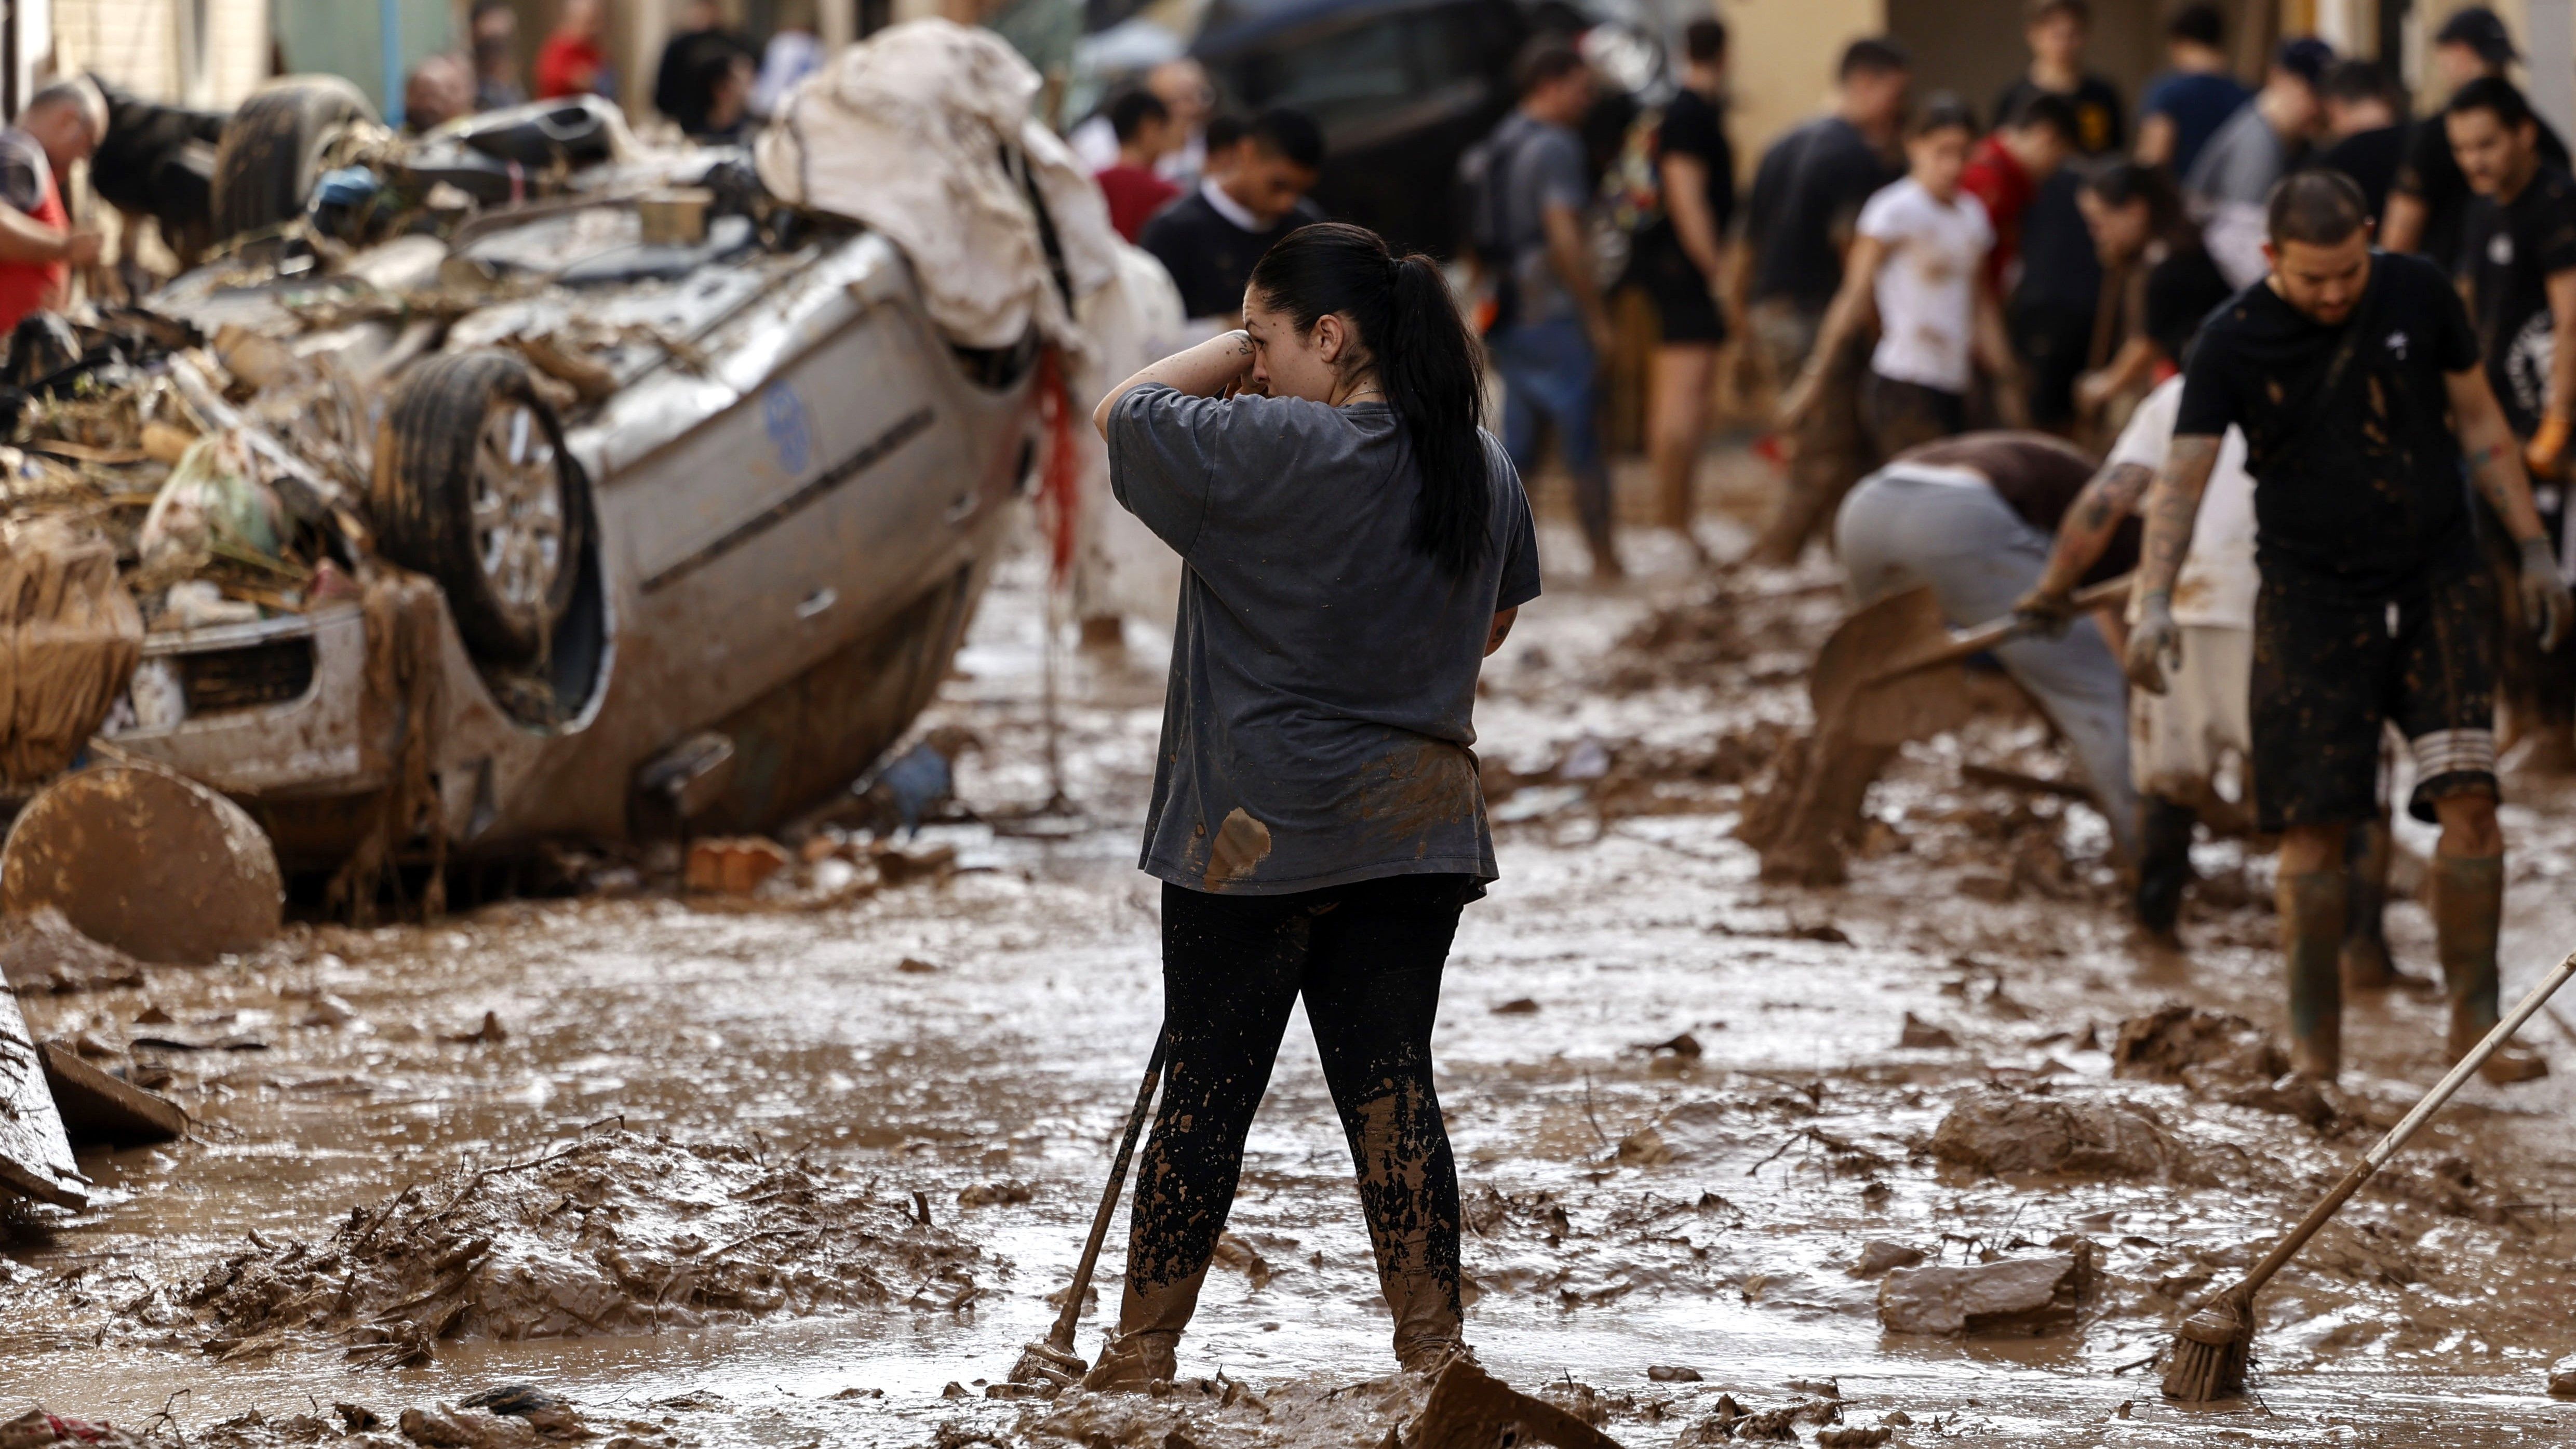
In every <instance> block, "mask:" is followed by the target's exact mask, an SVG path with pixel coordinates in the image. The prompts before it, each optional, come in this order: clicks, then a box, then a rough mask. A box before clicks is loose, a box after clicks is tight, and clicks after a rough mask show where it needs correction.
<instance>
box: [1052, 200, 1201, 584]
mask: <svg viewBox="0 0 2576 1449" xmlns="http://www.w3.org/2000/svg"><path fill="white" fill-rule="evenodd" d="M1115 257H1116V260H1117V265H1118V275H1117V277H1116V278H1115V279H1114V280H1112V281H1111V282H1110V283H1109V285H1107V286H1105V287H1101V288H1099V289H1098V290H1096V291H1094V292H1092V293H1091V294H1090V295H1089V296H1087V297H1084V298H1083V299H1082V302H1081V304H1080V306H1079V307H1078V308H1077V309H1076V311H1077V312H1078V313H1079V317H1080V321H1081V323H1082V326H1083V330H1084V331H1085V332H1086V333H1087V334H1088V335H1089V336H1090V338H1091V340H1092V349H1091V351H1090V352H1088V353H1086V354H1084V356H1083V359H1082V363H1081V365H1080V366H1078V367H1076V368H1075V369H1073V372H1072V375H1071V377H1070V378H1069V382H1070V384H1071V386H1072V391H1073V400H1074V404H1075V410H1076V411H1077V412H1079V413H1080V414H1081V415H1082V416H1081V422H1080V425H1079V426H1078V427H1076V428H1075V429H1074V436H1075V439H1076V442H1075V446H1076V447H1077V448H1079V449H1080V450H1081V458H1082V471H1081V481H1080V483H1079V484H1078V485H1077V486H1078V487H1079V488H1080V490H1081V495H1080V506H1079V516H1080V518H1081V520H1082V523H1081V531H1080V543H1079V545H1078V547H1077V549H1076V551H1075V553H1074V559H1073V604H1074V610H1075V613H1076V614H1077V615H1078V616H1079V617H1081V618H1085V619H1092V618H1104V617H1107V616H1110V615H1124V616H1127V617H1130V618H1135V619H1140V620H1144V621H1147V622H1149V623H1152V624H1154V625H1155V626H1156V627H1158V628H1162V629H1167V630H1168V629H1169V628H1171V626H1172V615H1173V611H1174V609H1175V608H1176V607H1177V605H1178V603H1179V600H1180V593H1181V559H1180V555H1178V554H1176V553H1174V552H1172V549H1171V546H1170V545H1169V544H1166V543H1164V542H1163V541H1162V540H1161V539H1159V538H1157V537H1155V536H1154V532H1153V530H1151V529H1149V528H1147V527H1146V526H1145V525H1144V524H1143V523H1141V522H1138V521H1137V518H1136V515H1134V514H1132V513H1130V512H1128V511H1127V510H1126V509H1124V508H1122V507H1120V506H1119V505H1118V500H1117V498H1116V497H1115V496H1114V495H1112V494H1111V493H1110V491H1109V448H1108V445H1107V444H1105V443H1103V442H1102V441H1101V439H1100V433H1099V430H1098V429H1096V428H1094V427H1092V426H1091V410H1092V409H1093V408H1095V407H1098V406H1099V405H1100V399H1101V398H1102V397H1103V396H1104V395H1106V394H1107V393H1108V391H1109V390H1110V389H1111V388H1113V387H1116V386H1117V385H1118V384H1120V383H1122V382H1125V381H1126V380H1127V379H1128V378H1130V377H1132V376H1134V375H1135V374H1136V373H1137V372H1138V371H1140V370H1141V369H1143V368H1144V366H1145V365H1146V364H1147V363H1150V362H1154V361H1156V360H1158V359H1160V358H1163V357H1166V356H1168V355H1170V354H1171V353H1174V352H1177V351H1179V350H1180V349H1181V348H1182V347H1184V346H1186V345H1187V344H1188V343H1189V342H1191V341H1194V340H1196V339H1194V338H1191V337H1189V336H1187V335H1186V334H1187V329H1188V327H1189V323H1188V321H1187V319H1186V318H1185V317H1184V315H1183V313H1182V310H1181V293H1180V289H1179V288H1178V287H1175V286H1173V285H1172V276H1171V273H1169V272H1167V271H1165V270H1163V264H1162V263H1161V262H1158V261H1156V260H1154V255H1153V253H1151V252H1148V251H1146V250H1144V249H1143V248H1141V247H1133V246H1129V245H1128V244H1127V243H1125V242H1123V241H1122V242H1119V243H1118V244H1117V250H1116V252H1115Z"/></svg>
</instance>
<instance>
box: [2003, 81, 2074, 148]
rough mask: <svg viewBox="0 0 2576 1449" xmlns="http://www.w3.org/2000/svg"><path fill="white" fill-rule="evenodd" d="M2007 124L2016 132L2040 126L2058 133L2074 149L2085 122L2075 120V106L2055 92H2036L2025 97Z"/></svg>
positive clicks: (2015, 108)
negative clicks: (2073, 146)
mask: <svg viewBox="0 0 2576 1449" xmlns="http://www.w3.org/2000/svg"><path fill="white" fill-rule="evenodd" d="M2004 124H2005V125H2007V126H2011V127H2013V128H2014V129H2015V130H2028V129H2029V128H2031V127H2033V126H2039V127H2042V128H2044V129H2047V130H2051V131H2055V132H2056V133H2057V135H2058V138H2059V139H2060V140H2063V141H2065V142H2066V143H2067V144H2068V145H2070V146H2071V145H2074V144H2075V143H2076V141H2077V140H2078V139H2080V138H2081V136H2082V135H2083V130H2082V126H2083V123H2082V122H2080V121H2078V120H2077V119H2076V117H2075V103H2074V102H2073V101H2070V100H2068V99H2067V98H2066V97H2064V96H2061V95H2059V94H2058V93H2057V92H2055V91H2040V90H2035V91H2032V92H2031V93H2030V94H2028V95H2026V96H2024V97H2022V100H2021V104H2020V105H2018V106H2015V107H2014V108H2013V113H2012V114H2011V115H2010V116H2007V117H2005V118H2004Z"/></svg>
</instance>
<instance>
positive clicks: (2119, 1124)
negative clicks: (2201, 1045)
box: [1931, 1088, 2201, 1182]
mask: <svg viewBox="0 0 2576 1449" xmlns="http://www.w3.org/2000/svg"><path fill="white" fill-rule="evenodd" d="M1931 1145H1932V1155H1933V1156H1935V1157H1938V1158H1940V1159H1941V1160H1942V1161H1944V1162H1950V1163H1956V1164H1957V1165H1959V1166H1961V1167H1968V1168H1974V1169H1976V1170H1978V1171H1980V1172H1987V1173H1992V1174H1994V1175H1996V1176H1999V1177H2001V1176H2013V1175H2024V1174H2028V1175H2056V1176H2070V1177H2118V1178H2141V1179H2166V1180H2172V1181H2181V1182H2188V1181H2194V1180H2197V1179H2198V1178H2199V1177H2200V1176H2201V1174H2200V1172H2199V1170H2198V1168H2197V1165H2196V1164H2195V1162H2194V1161H2193V1158H2192V1155H2191V1153H2190V1150H2189V1149H2188V1148H2187V1147H2186V1146H2185V1145H2184V1144H2183V1143H2182V1141H2181V1140H2180V1139H2179V1138H2177V1137H2176V1136H2175V1134H2174V1132H2173V1131H2172V1129H2170V1128H2169V1127H2167V1126H2166V1125H2165V1122H2164V1119H2163V1118H2162V1117H2160V1116H2158V1115H2157V1114H2156V1113H2155V1112H2154V1111H2153V1110H2152V1109H2150V1108H2148V1107H2146V1106H2144V1105H2143V1104H2140V1103H2137V1102H2130V1101H2123V1100H2121V1099H2120V1098H2117V1097H2075V1096H2069V1095H2061V1094H2059V1093H2055V1092H2049V1091H2044V1090H2031V1091H2014V1090H2011V1089H2008V1088H1996V1089H1992V1090H1988V1091H1984V1092H1979V1093H1977V1094H1976V1095H1974V1096H1971V1097H1967V1098H1964V1099H1962V1100H1961V1101H1960V1102H1959V1104H1958V1105H1957V1106H1955V1107H1952V1108H1951V1109H1950V1111H1949V1113H1948V1115H1946V1116H1944V1117H1943V1118H1942V1119H1941V1123H1940V1125H1939V1126H1938V1127H1936V1128H1934V1129H1933V1132H1932V1144H1931Z"/></svg>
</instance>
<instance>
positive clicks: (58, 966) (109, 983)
mask: <svg viewBox="0 0 2576 1449" xmlns="http://www.w3.org/2000/svg"><path fill="white" fill-rule="evenodd" d="M0 975H5V976H6V977H7V978H8V983H9V989H10V990H12V991H15V992H17V993H19V994H20V995H22V996H38V995H52V996H69V995H73V994H75V993H78V992H83V991H108V990H113V989H115V988H117V987H120V986H141V985H142V984H143V963H142V962H140V961H137V960H135V959H134V958H133V957H131V956H128V955H126V954H125V953H124V952H122V951H119V950H117V949H116V948H115V947H113V946H104V945H101V944H99V943H98V942H96V941H93V940H91V939H90V938H89V937H87V936H84V935H82V934H81V933H80V932H79V931H78V930H77V929H75V928H74V927H73V925H72V923H71V922H70V921H68V920H66V919H64V917H63V913H62V912H61V911H59V910H57V909H55V908H54V907H52V906H39V907H37V908H36V909H35V910H33V911H30V912H28V913H26V914H24V915H19V914H15V913H10V914H0Z"/></svg>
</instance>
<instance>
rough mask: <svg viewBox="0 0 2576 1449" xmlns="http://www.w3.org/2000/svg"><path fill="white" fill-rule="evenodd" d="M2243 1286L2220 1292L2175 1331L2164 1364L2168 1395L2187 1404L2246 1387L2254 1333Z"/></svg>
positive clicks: (2229, 1394)
mask: <svg viewBox="0 0 2576 1449" xmlns="http://www.w3.org/2000/svg"><path fill="white" fill-rule="evenodd" d="M2245 1297H2246V1295H2245V1294H2244V1292H2243V1290H2241V1289H2240V1290H2234V1291H2230V1292H2226V1293H2221V1294H2219V1295H2218V1296H2217V1297H2215V1298H2212V1299H2210V1300H2209V1301H2208V1302H2207V1303H2205V1304H2203V1305H2201V1309H2200V1311H2199V1312H2197V1313H2195V1314H2193V1315H2192V1316H2190V1317H2189V1318H2186V1319H2184V1320H2183V1322H2182V1327H2181V1329H2180V1330H2178V1331H2177V1332H2176V1333H2175V1334H2174V1345H2173V1361H2172V1363H2170V1364H2169V1365H2167V1366H2166V1368H2165V1383H2164V1391H2165V1397H2166V1398H2169V1399H2179V1400H2181V1401H2182V1402H2184V1403H2188V1404H2206V1403H2210V1402H2213V1401H2215V1400H2218V1399H2232V1398H2234V1397H2236V1396H2237V1395H2238V1394H2240V1393H2242V1392H2244V1390H2245V1360H2246V1354H2247V1350H2248V1349H2249V1348H2250V1347H2251V1346H2252V1343H2253V1338H2254V1316H2253V1313H2252V1312H2251V1309H2252V1305H2251V1304H2250V1303H2248V1302H2246V1301H2245Z"/></svg>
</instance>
